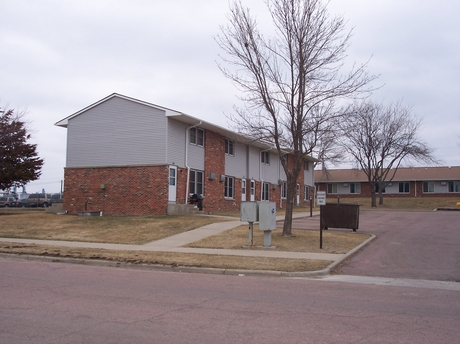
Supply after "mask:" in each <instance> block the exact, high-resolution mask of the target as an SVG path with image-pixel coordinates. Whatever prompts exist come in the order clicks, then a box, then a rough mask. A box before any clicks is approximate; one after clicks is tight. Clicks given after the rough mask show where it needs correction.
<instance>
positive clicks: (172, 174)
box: [168, 166, 177, 203]
mask: <svg viewBox="0 0 460 344" xmlns="http://www.w3.org/2000/svg"><path fill="white" fill-rule="evenodd" d="M176 198H177V166H169V196H168V201H169V202H170V203H176Z"/></svg>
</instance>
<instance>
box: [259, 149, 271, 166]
mask: <svg viewBox="0 0 460 344" xmlns="http://www.w3.org/2000/svg"><path fill="white" fill-rule="evenodd" d="M260 161H261V162H262V164H265V165H270V152H261V153H260Z"/></svg>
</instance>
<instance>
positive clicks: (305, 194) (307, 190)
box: [303, 185, 310, 201]
mask: <svg viewBox="0 0 460 344" xmlns="http://www.w3.org/2000/svg"><path fill="white" fill-rule="evenodd" d="M303 200H304V201H309V200H310V187H309V186H308V185H304V186H303Z"/></svg>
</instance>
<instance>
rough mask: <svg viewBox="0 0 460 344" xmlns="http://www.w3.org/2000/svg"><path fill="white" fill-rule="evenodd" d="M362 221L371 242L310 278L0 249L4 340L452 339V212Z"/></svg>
mask: <svg viewBox="0 0 460 344" xmlns="http://www.w3.org/2000/svg"><path fill="white" fill-rule="evenodd" d="M360 217H361V221H360V228H359V229H358V231H362V232H368V233H372V234H375V235H376V236H377V238H376V239H375V240H373V241H372V242H371V243H370V244H369V245H368V246H366V247H364V248H363V249H361V250H360V251H359V252H358V253H357V254H356V255H354V256H353V257H352V258H350V259H348V260H347V261H345V262H344V263H343V264H342V265H341V266H340V267H338V268H337V269H336V270H335V271H334V274H333V275H331V276H326V277H323V278H316V279H312V278H299V277H297V278H279V277H277V278H273V277H260V276H259V277H256V276H246V275H244V273H242V274H240V275H216V274H213V275H211V274H202V273H177V272H164V271H158V270H146V269H142V270H141V269H132V268H129V269H128V268H114V267H104V266H91V265H78V264H65V263H62V262H59V263H58V262H52V261H49V262H44V261H30V260H22V259H21V258H12V257H6V256H3V257H1V258H0V343H2V344H10V343H101V344H102V343H245V344H246V343H248V342H251V343H315V344H316V343H455V342H458V338H460V327H459V326H458V324H459V323H460V283H459V282H458V281H460V240H459V239H460V228H459V224H460V221H459V220H460V212H394V211H391V212H390V211H362V212H361V214H360ZM295 227H300V228H312V229H315V228H316V229H317V228H319V218H318V217H313V218H309V217H307V218H301V219H295ZM329 230H339V231H343V230H347V231H351V230H348V229H329Z"/></svg>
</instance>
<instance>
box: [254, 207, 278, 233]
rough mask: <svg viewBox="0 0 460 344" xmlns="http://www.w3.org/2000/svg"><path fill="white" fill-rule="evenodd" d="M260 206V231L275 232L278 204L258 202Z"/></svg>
mask: <svg viewBox="0 0 460 344" xmlns="http://www.w3.org/2000/svg"><path fill="white" fill-rule="evenodd" d="M257 203H258V204H259V229H260V230H261V231H273V230H275V229H276V203H275V202H257Z"/></svg>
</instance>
